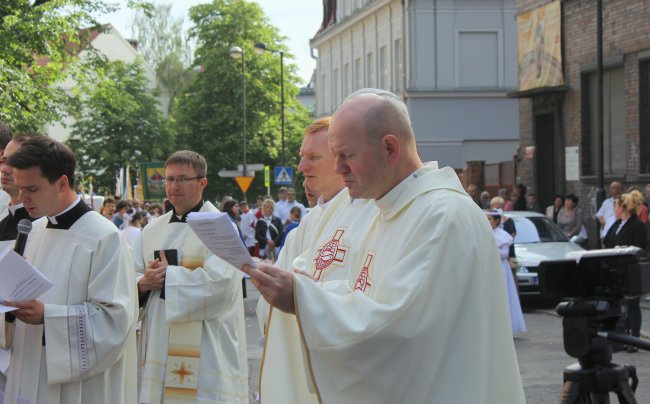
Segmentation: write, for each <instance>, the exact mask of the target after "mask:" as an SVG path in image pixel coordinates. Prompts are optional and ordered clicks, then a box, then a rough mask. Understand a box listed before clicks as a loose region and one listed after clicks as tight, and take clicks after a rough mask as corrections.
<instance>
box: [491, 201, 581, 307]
mask: <svg viewBox="0 0 650 404" xmlns="http://www.w3.org/2000/svg"><path fill="white" fill-rule="evenodd" d="M504 216H506V217H508V218H510V219H511V220H513V221H514V223H515V229H516V230H517V234H516V236H515V256H516V257H517V263H518V267H517V284H518V285H519V294H520V295H539V293H540V291H539V280H538V277H537V272H538V270H539V263H540V262H542V261H548V260H559V259H564V258H567V257H566V255H567V254H568V253H570V252H572V251H583V250H584V249H583V248H582V247H580V246H579V245H577V244H574V243H572V242H571V241H569V239H568V237H567V236H565V235H564V233H563V232H562V230H560V228H559V227H558V226H557V224H555V223H554V222H553V221H552V220H550V219H549V218H547V217H546V216H545V215H543V214H541V213H537V212H523V211H520V212H504Z"/></svg>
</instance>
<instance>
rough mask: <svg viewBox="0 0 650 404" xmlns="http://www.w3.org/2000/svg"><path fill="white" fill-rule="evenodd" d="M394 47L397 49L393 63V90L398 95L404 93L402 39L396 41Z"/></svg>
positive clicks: (394, 51) (394, 52)
mask: <svg viewBox="0 0 650 404" xmlns="http://www.w3.org/2000/svg"><path fill="white" fill-rule="evenodd" d="M393 46H394V47H395V49H394V50H393V56H394V57H395V61H394V62H393V66H394V68H393V73H394V75H393V88H394V89H395V92H396V93H399V92H400V91H402V71H403V70H404V67H403V65H402V39H401V38H400V39H396V40H395V44H394V45H393Z"/></svg>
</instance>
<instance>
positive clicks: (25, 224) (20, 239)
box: [14, 219, 32, 257]
mask: <svg viewBox="0 0 650 404" xmlns="http://www.w3.org/2000/svg"><path fill="white" fill-rule="evenodd" d="M17 228H18V236H17V237H16V243H15V244H14V251H15V252H16V253H18V255H20V256H21V257H22V256H23V254H24V253H25V245H26V244H27V235H28V234H29V232H30V231H32V222H30V221H29V220H28V219H22V220H21V221H20V222H18V226H17Z"/></svg>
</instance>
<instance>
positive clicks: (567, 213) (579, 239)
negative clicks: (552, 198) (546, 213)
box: [557, 194, 586, 244]
mask: <svg viewBox="0 0 650 404" xmlns="http://www.w3.org/2000/svg"><path fill="white" fill-rule="evenodd" d="M557 225H558V226H559V227H560V229H561V230H562V231H563V232H564V234H565V235H566V236H567V237H569V238H573V239H572V240H571V241H573V242H574V243H577V244H582V243H584V242H585V241H586V240H585V238H584V237H583V236H581V235H580V231H581V230H582V209H580V208H578V197H577V196H575V195H573V194H569V195H567V196H566V199H565V200H564V207H562V209H560V211H559V212H558V214H557Z"/></svg>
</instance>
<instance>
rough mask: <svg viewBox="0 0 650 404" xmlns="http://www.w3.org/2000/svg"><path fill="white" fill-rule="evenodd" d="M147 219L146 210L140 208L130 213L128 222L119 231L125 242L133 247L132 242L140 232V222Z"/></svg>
mask: <svg viewBox="0 0 650 404" xmlns="http://www.w3.org/2000/svg"><path fill="white" fill-rule="evenodd" d="M146 219H147V212H145V211H144V210H140V211H137V212H135V213H134V214H133V215H131V218H130V220H129V224H128V225H127V226H125V227H124V228H123V229H122V230H121V231H122V235H124V238H125V239H126V242H127V243H129V245H130V246H131V247H133V243H135V240H137V238H138V236H139V235H140V232H142V224H143V223H142V222H143V221H145V220H146Z"/></svg>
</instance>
